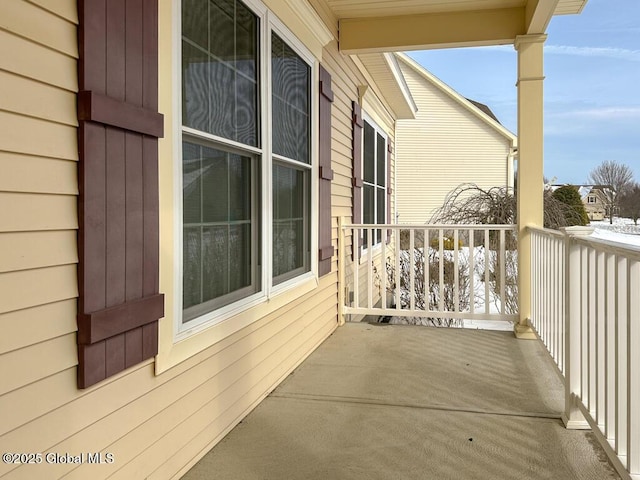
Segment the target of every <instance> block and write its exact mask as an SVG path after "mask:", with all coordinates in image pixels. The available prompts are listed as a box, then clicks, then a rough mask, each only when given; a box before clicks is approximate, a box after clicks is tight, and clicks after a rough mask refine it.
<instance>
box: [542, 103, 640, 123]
mask: <svg viewBox="0 0 640 480" xmlns="http://www.w3.org/2000/svg"><path fill="white" fill-rule="evenodd" d="M549 116H550V117H555V118H581V119H585V120H588V119H591V120H626V119H640V106H632V107H600V108H589V109H583V110H568V111H563V112H555V113H549Z"/></svg>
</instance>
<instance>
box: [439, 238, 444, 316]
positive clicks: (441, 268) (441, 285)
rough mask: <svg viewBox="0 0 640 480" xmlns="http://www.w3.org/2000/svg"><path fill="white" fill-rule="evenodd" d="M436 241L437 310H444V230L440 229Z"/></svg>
mask: <svg viewBox="0 0 640 480" xmlns="http://www.w3.org/2000/svg"><path fill="white" fill-rule="evenodd" d="M438 243H439V247H438V255H439V258H438V260H439V262H440V263H439V265H438V272H439V280H440V282H439V289H440V290H439V292H438V293H439V295H438V310H439V311H441V312H442V311H444V258H443V257H444V232H443V230H442V229H440V231H439V234H438Z"/></svg>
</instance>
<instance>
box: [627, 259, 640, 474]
mask: <svg viewBox="0 0 640 480" xmlns="http://www.w3.org/2000/svg"><path fill="white" fill-rule="evenodd" d="M628 272H629V273H628V285H627V292H629V293H628V295H627V305H628V306H627V309H628V311H627V325H628V329H629V330H628V331H629V336H628V338H627V345H628V347H627V348H628V360H627V369H628V370H627V379H628V383H629V387H628V388H629V391H628V395H629V397H628V400H627V405H628V408H629V413H628V416H629V417H628V419H627V422H628V425H629V426H628V431H627V434H628V438H629V440H628V442H627V445H628V451H627V454H628V457H627V470H628V471H629V473H630V474H631V475H637V474H640V408H639V407H640V302H639V301H638V298H637V297H635V295H637V294H638V292H640V261H638V260H631V261H629V262H628Z"/></svg>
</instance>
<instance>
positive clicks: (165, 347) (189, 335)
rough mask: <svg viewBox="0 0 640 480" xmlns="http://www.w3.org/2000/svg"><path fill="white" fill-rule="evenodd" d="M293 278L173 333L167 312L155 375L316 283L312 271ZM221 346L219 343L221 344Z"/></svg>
mask: <svg viewBox="0 0 640 480" xmlns="http://www.w3.org/2000/svg"><path fill="white" fill-rule="evenodd" d="M296 280H297V281H296V282H295V283H292V284H283V285H282V287H283V288H279V289H278V290H277V291H276V292H274V293H272V295H271V296H270V297H266V296H261V297H259V298H258V299H256V300H255V301H254V302H252V303H250V304H249V305H247V306H246V307H245V308H244V309H243V310H242V311H240V312H238V313H236V314H233V315H231V316H229V317H228V318H225V319H224V320H222V321H219V322H218V323H215V324H213V325H212V324H211V323H207V324H202V325H198V326H196V327H194V328H191V329H186V330H184V331H182V332H180V333H179V334H176V335H174V325H173V320H174V319H173V318H172V316H173V315H171V316H169V315H167V316H166V317H165V318H163V319H161V320H160V322H161V328H160V336H159V351H158V355H157V356H156V362H155V373H156V375H159V374H161V373H163V372H165V371H167V370H169V369H170V368H172V367H175V366H176V365H179V364H180V363H182V362H184V361H186V360H188V359H189V358H191V357H193V356H194V355H196V354H198V353H200V352H202V351H204V350H206V349H208V348H211V347H213V346H214V345H216V344H218V343H221V342H222V341H223V340H225V339H227V338H229V337H231V336H232V335H234V334H236V333H238V332H239V331H240V330H242V329H245V328H248V327H251V325H253V324H255V323H256V322H258V321H259V320H261V319H263V318H264V317H266V316H268V315H270V314H271V313H273V312H275V311H277V310H278V309H280V308H282V307H284V306H285V305H287V304H288V303H290V302H292V301H294V300H296V299H298V298H300V297H302V296H303V295H306V294H308V293H309V292H311V291H313V290H315V289H316V288H317V286H318V279H317V277H316V276H315V275H313V274H312V273H309V274H308V275H305V276H304V277H303V278H301V279H300V278H299V279H296ZM255 328H258V327H257V326H256V327H255ZM223 347H224V346H221V348H223Z"/></svg>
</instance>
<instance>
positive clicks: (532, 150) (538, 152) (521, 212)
mask: <svg viewBox="0 0 640 480" xmlns="http://www.w3.org/2000/svg"><path fill="white" fill-rule="evenodd" d="M546 39H547V36H546V35H521V36H518V37H516V41H515V44H514V45H515V49H516V50H517V51H518V83H517V87H518V180H517V182H518V183H517V186H516V190H517V205H518V206H517V209H518V219H517V220H518V281H519V286H518V308H519V312H520V314H519V315H520V320H519V322H518V324H517V325H516V326H515V329H514V330H515V335H516V337H518V338H536V337H535V334H534V333H533V330H532V328H531V326H530V323H529V319H530V318H531V239H530V234H529V233H528V232H527V229H526V227H527V226H536V227H542V226H543V216H544V214H543V198H542V197H543V180H542V176H543V156H544V151H543V118H542V103H543V96H542V83H543V80H544V74H543V51H542V50H543V45H544V41H545V40H546Z"/></svg>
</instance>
